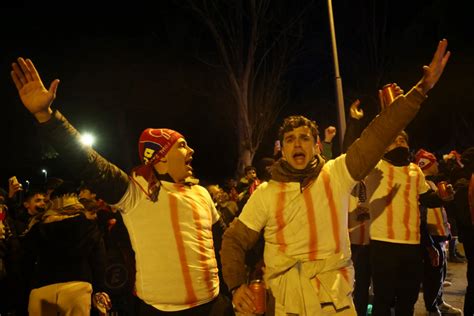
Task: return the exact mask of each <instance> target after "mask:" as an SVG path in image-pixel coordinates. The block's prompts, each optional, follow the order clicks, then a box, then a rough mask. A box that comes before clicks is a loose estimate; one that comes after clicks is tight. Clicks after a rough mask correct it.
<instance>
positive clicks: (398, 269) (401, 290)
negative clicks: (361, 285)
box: [370, 240, 423, 316]
mask: <svg viewBox="0 0 474 316" xmlns="http://www.w3.org/2000/svg"><path fill="white" fill-rule="evenodd" d="M370 258H371V260H370V263H371V266H372V284H373V286H374V307H373V310H372V315H373V316H387V315H390V309H391V307H395V314H396V315H397V316H398V315H401V316H410V315H413V313H414V308H415V303H416V301H417V300H418V293H419V291H420V283H421V277H422V270H423V266H422V264H423V263H422V255H421V247H420V245H409V244H397V243H389V242H383V241H376V240H371V241H370Z"/></svg>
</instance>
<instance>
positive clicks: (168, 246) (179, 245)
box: [115, 177, 219, 311]
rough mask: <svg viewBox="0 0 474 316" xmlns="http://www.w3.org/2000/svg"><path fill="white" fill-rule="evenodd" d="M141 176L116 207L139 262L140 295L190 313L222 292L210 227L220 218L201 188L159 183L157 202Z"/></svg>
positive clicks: (159, 305) (160, 306)
mask: <svg viewBox="0 0 474 316" xmlns="http://www.w3.org/2000/svg"><path fill="white" fill-rule="evenodd" d="M143 188H147V183H146V182H145V181H144V179H143V178H141V177H134V178H133V179H132V181H130V184H129V187H128V190H127V192H126V193H125V195H124V196H123V197H122V199H121V200H120V201H119V203H117V204H116V205H115V206H116V207H118V208H119V209H120V210H121V212H122V216H123V220H124V223H125V225H126V227H127V230H128V233H129V235H130V240H131V243H132V247H133V250H134V251H135V259H136V282H135V287H136V293H137V295H138V297H139V298H140V299H142V300H143V301H144V302H145V303H147V304H149V305H152V306H154V307H155V308H157V309H159V310H163V311H178V310H183V309H188V308H191V307H194V306H197V305H201V304H204V303H207V302H209V301H211V300H212V299H213V298H215V297H216V296H217V295H218V293H219V278H218V271H217V261H216V258H215V253H214V243H213V236H212V225H213V224H214V223H215V222H216V221H217V220H218V218H219V215H218V213H217V210H216V208H215V206H214V203H213V201H212V199H211V197H210V195H209V193H208V191H207V190H206V189H205V188H203V187H201V186H199V185H191V186H188V185H182V184H176V183H171V182H165V181H162V182H161V187H160V191H159V195H158V200H157V201H156V202H153V201H152V200H151V199H149V198H148V195H147V194H146V190H144V189H143Z"/></svg>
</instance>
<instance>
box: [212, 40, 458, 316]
mask: <svg viewBox="0 0 474 316" xmlns="http://www.w3.org/2000/svg"><path fill="white" fill-rule="evenodd" d="M447 44H448V43H447V41H446V40H442V41H440V42H439V44H438V47H437V49H436V52H435V54H434V57H433V59H432V61H431V63H430V65H429V66H424V67H423V77H422V78H421V79H420V81H419V82H418V83H417V84H416V85H415V86H414V87H413V89H411V90H410V91H409V92H408V93H407V94H406V95H401V96H399V97H397V98H396V99H395V101H394V102H393V104H392V106H390V107H387V108H386V109H384V110H383V111H382V112H381V113H380V115H378V116H377V117H376V118H375V119H374V120H373V121H372V122H371V123H370V124H369V126H368V127H367V128H366V129H365V130H364V131H363V132H362V135H361V136H360V138H359V139H357V140H356V141H355V142H354V143H353V144H352V145H351V146H350V147H349V149H348V150H347V154H343V155H341V156H339V157H337V158H335V159H333V160H329V161H328V162H325V161H324V160H323V159H322V157H321V156H320V155H319V154H318V148H317V146H318V145H317V136H318V131H317V126H316V123H315V122H313V121H311V120H309V119H307V118H305V117H303V116H290V117H288V118H286V119H285V120H284V122H283V125H282V126H281V127H280V131H279V139H280V142H281V144H282V158H281V159H280V160H278V161H277V162H276V163H275V165H274V167H273V169H272V179H271V180H270V181H269V182H266V183H263V184H261V185H260V186H259V188H258V189H257V190H256V191H255V192H254V193H253V194H252V196H251V197H250V199H249V201H248V202H247V204H246V205H245V207H244V209H243V210H242V213H241V214H240V216H239V217H238V220H235V221H234V222H233V225H231V226H230V227H229V228H228V229H227V230H226V232H225V234H224V239H223V244H222V250H221V258H222V269H223V275H224V280H225V282H226V283H227V285H228V287H229V289H230V290H231V292H232V293H233V300H232V302H233V304H234V306H235V308H236V310H237V311H239V312H243V313H252V312H254V311H255V304H254V300H255V297H254V295H253V294H252V293H253V292H252V291H251V289H250V288H249V287H248V286H247V284H246V282H247V279H246V278H247V276H246V273H245V272H246V271H245V266H244V262H245V261H244V259H245V252H246V251H248V250H249V249H251V247H252V246H253V245H254V243H255V242H256V241H257V240H258V237H259V233H260V231H262V230H264V238H265V250H264V260H265V273H264V280H265V284H266V287H267V289H268V290H269V291H270V293H271V295H272V296H273V297H274V299H275V304H274V305H275V307H274V313H275V315H356V312H355V309H354V305H353V302H352V288H353V279H354V275H353V267H352V262H351V253H350V242H349V237H348V228H347V217H348V201H349V195H350V192H351V190H352V188H353V186H354V185H355V184H356V183H357V182H358V181H360V180H362V179H364V177H365V176H366V175H367V174H368V173H369V172H370V171H371V170H372V169H373V168H374V167H375V165H376V164H377V163H378V162H379V160H380V158H381V157H382V156H383V154H384V153H385V151H386V149H387V147H388V146H389V145H390V144H391V143H392V142H393V141H394V140H395V138H396V137H397V135H398V134H399V133H400V132H401V131H402V130H403V129H404V128H405V126H406V125H407V124H408V123H409V122H410V121H411V120H412V119H413V118H414V117H415V115H416V113H417V112H418V110H419V109H420V104H421V103H422V102H423V101H424V100H425V98H426V95H427V93H428V92H429V91H430V90H431V88H433V87H434V85H435V84H436V83H437V82H438V80H439V78H440V76H441V74H442V73H443V70H444V67H445V65H446V63H447V61H448V59H449V56H450V53H449V52H447ZM272 305H273V304H272ZM269 312H270V313H272V312H273V311H269Z"/></svg>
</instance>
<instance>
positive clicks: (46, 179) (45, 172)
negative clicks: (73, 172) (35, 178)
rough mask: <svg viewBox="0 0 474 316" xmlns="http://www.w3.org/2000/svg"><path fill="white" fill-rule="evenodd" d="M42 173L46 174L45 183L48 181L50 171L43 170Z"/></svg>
mask: <svg viewBox="0 0 474 316" xmlns="http://www.w3.org/2000/svg"><path fill="white" fill-rule="evenodd" d="M41 172H42V173H44V183H46V182H47V181H48V171H47V170H46V169H42V170H41Z"/></svg>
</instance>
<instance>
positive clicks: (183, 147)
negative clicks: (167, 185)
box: [155, 138, 194, 182]
mask: <svg viewBox="0 0 474 316" xmlns="http://www.w3.org/2000/svg"><path fill="white" fill-rule="evenodd" d="M193 153H194V150H193V149H192V148H191V147H189V146H188V144H187V143H186V140H185V139H184V138H180V139H178V140H177V141H176V143H174V145H173V147H171V149H170V150H169V152H168V153H167V154H166V156H165V157H164V159H162V160H161V161H159V162H158V163H157V164H155V169H156V171H157V172H158V173H160V174H164V173H168V174H169V175H170V176H171V178H173V180H174V181H175V182H181V181H183V180H184V179H186V178H187V177H189V176H192V174H193V168H192V167H191V161H192V160H193Z"/></svg>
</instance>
